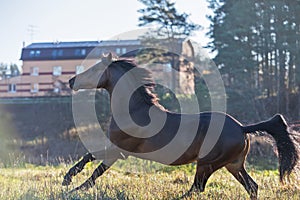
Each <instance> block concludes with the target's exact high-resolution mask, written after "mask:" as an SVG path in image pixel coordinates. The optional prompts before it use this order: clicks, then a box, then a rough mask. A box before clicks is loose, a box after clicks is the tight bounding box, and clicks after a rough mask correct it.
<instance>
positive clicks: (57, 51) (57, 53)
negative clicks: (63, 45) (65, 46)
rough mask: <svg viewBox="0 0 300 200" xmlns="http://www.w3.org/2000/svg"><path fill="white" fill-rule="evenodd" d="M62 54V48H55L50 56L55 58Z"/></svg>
mask: <svg viewBox="0 0 300 200" xmlns="http://www.w3.org/2000/svg"><path fill="white" fill-rule="evenodd" d="M63 55H64V51H63V50H62V49H55V50H53V51H52V57H53V58H56V57H61V56H63Z"/></svg>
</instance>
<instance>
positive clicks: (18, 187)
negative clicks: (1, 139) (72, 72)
mask: <svg viewBox="0 0 300 200" xmlns="http://www.w3.org/2000/svg"><path fill="white" fill-rule="evenodd" d="M97 164H98V163H92V164H88V165H87V166H86V168H85V169H84V170H83V171H82V173H80V174H78V175H77V176H76V177H75V178H74V180H73V182H72V184H71V185H70V186H69V187H62V186H61V182H62V180H63V176H64V175H65V173H66V172H67V171H68V169H69V168H70V167H71V166H67V165H65V164H61V165H60V166H55V167H54V166H35V165H30V164H24V165H23V166H22V167H7V168H0V188H1V190H0V199H14V200H15V199H30V200H31V199H46V200H47V199H49V200H50V199H51V200H52V199H53V200H54V199H72V200H75V199H76V200H78V199H135V200H136V199H141V200H142V199H143V200H144V199H175V198H179V197H180V196H181V195H183V194H184V193H185V192H186V191H187V190H188V189H189V188H190V186H191V184H192V181H193V178H194V177H193V176H194V172H195V165H184V166H180V167H166V166H164V165H160V164H157V163H153V162H149V161H144V160H139V159H135V158H129V160H128V161H120V162H118V163H116V165H114V166H113V167H112V168H111V169H110V170H109V171H107V172H106V173H105V174H104V175H103V176H101V177H100V178H99V179H98V180H97V181H96V186H95V187H94V188H92V189H90V190H88V191H79V192H74V193H72V194H70V193H68V191H70V190H71V189H72V188H74V187H76V186H78V185H80V184H81V183H82V182H84V181H85V180H86V178H88V177H89V176H90V175H91V174H92V172H93V170H94V169H95V168H96V166H97ZM248 171H249V174H250V175H251V176H252V177H253V179H254V180H256V182H257V183H258V185H259V198H260V199H288V200H291V199H295V200H296V199H299V196H300V190H299V179H297V178H296V177H293V178H291V180H290V183H289V184H287V185H281V184H280V183H279V177H278V171H277V170H257V169H255V168H249V169H248ZM248 198H249V196H248V194H247V193H246V192H245V190H244V188H243V187H242V186H241V185H240V184H239V183H238V182H237V181H236V180H235V179H234V178H233V176H232V175H231V174H229V173H228V172H227V171H226V170H225V169H221V170H219V171H217V172H216V173H214V174H213V175H212V177H211V178H210V179H209V181H208V183H207V187H206V190H205V192H204V193H202V194H199V193H195V194H193V196H191V197H189V198H187V199H222V200H223V199H224V200H225V199H228V200H229V199H248Z"/></svg>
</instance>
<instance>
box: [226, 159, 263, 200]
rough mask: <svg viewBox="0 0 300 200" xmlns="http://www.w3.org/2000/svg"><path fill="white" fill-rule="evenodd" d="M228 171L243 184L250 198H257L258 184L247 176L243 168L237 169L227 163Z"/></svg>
mask: <svg viewBox="0 0 300 200" xmlns="http://www.w3.org/2000/svg"><path fill="white" fill-rule="evenodd" d="M226 168H227V169H228V171H229V172H230V173H231V174H232V175H233V176H234V177H235V178H236V179H237V180H238V181H239V182H240V183H241V184H242V185H243V186H244V188H245V189H246V191H247V192H248V194H249V195H250V198H251V199H257V192H258V185H257V184H256V183H255V181H254V180H253V179H252V178H251V177H250V176H249V174H248V173H247V172H246V170H245V168H244V167H242V168H240V169H239V170H238V169H236V168H235V167H233V166H231V165H227V166H226Z"/></svg>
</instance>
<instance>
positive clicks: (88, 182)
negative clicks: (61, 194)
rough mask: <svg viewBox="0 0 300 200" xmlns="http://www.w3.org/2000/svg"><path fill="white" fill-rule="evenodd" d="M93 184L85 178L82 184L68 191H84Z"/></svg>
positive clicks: (93, 183)
mask: <svg viewBox="0 0 300 200" xmlns="http://www.w3.org/2000/svg"><path fill="white" fill-rule="evenodd" d="M94 185H95V182H94V181H92V180H87V181H85V182H84V183H83V184H81V185H80V186H78V187H76V188H74V189H73V190H71V191H70V192H69V193H72V192H75V191H78V190H82V191H86V190H88V189H90V188H92V187H93V186H94Z"/></svg>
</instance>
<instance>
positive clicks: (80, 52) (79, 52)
mask: <svg viewBox="0 0 300 200" xmlns="http://www.w3.org/2000/svg"><path fill="white" fill-rule="evenodd" d="M74 54H75V56H84V55H85V54H86V50H85V49H75V52H74Z"/></svg>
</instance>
